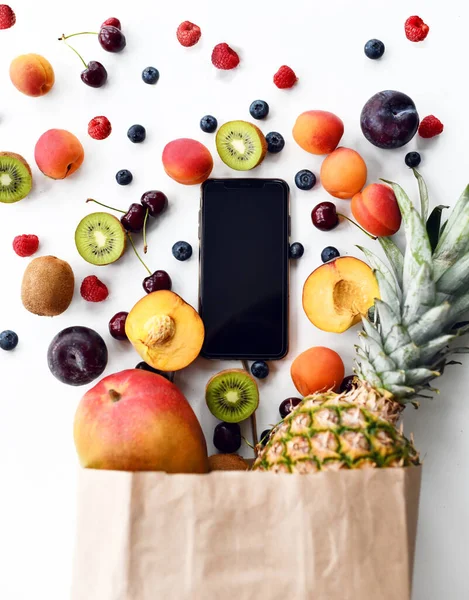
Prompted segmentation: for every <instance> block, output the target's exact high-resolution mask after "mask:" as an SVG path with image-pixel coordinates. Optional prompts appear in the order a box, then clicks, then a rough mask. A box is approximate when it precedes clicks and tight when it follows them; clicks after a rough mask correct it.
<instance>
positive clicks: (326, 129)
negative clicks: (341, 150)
mask: <svg viewBox="0 0 469 600" xmlns="http://www.w3.org/2000/svg"><path fill="white" fill-rule="evenodd" d="M343 134H344V124H343V122H342V120H341V119H339V117H337V116H336V115H334V114H333V113H331V112H327V111H326V110H307V111H306V112H304V113H301V115H300V116H299V117H298V118H297V120H296V123H295V125H294V127H293V137H294V139H295V142H296V143H297V144H298V145H299V146H301V148H303V150H306V152H310V153H311V154H329V153H330V152H332V151H333V150H335V149H336V148H337V146H338V144H339V142H340V139H341V137H342V136H343Z"/></svg>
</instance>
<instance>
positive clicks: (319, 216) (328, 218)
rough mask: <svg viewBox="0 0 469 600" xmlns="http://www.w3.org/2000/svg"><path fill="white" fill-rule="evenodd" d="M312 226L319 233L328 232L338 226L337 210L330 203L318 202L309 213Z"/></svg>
mask: <svg viewBox="0 0 469 600" xmlns="http://www.w3.org/2000/svg"><path fill="white" fill-rule="evenodd" d="M311 220H312V221H313V225H314V226H315V227H317V228H318V229H320V230H321V231H330V230H331V229H334V227H337V225H338V224H339V216H338V215H337V209H336V207H335V204H333V203H332V202H320V203H319V204H317V205H316V206H315V207H314V208H313V210H312V212H311Z"/></svg>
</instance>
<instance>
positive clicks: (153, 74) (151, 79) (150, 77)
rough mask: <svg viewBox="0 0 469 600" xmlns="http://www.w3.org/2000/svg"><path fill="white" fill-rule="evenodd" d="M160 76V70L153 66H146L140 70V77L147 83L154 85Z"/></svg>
mask: <svg viewBox="0 0 469 600" xmlns="http://www.w3.org/2000/svg"><path fill="white" fill-rule="evenodd" d="M159 78H160V72H159V71H158V69H155V67H147V68H146V69H143V71H142V79H143V81H144V82H145V83H148V84H149V85H154V84H155V83H156V82H157V81H158V79H159Z"/></svg>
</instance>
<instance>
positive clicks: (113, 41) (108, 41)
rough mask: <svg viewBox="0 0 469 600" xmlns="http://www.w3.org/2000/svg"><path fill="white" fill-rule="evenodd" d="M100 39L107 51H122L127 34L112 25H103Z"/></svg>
mask: <svg viewBox="0 0 469 600" xmlns="http://www.w3.org/2000/svg"><path fill="white" fill-rule="evenodd" d="M98 40H99V43H100V44H101V46H102V47H103V48H104V50H106V52H121V51H122V50H123V49H124V48H125V45H126V41H125V35H124V34H123V33H122V31H121V30H120V29H117V27H113V26H112V25H105V26H104V27H101V29H100V31H99V34H98Z"/></svg>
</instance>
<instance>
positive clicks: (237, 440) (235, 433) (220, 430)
mask: <svg viewBox="0 0 469 600" xmlns="http://www.w3.org/2000/svg"><path fill="white" fill-rule="evenodd" d="M213 445H214V446H215V448H216V449H217V450H218V451H219V452H226V453H229V454H231V453H232V452H236V451H237V450H239V448H240V447H241V428H240V426H239V424H238V423H225V422H224V421H222V422H221V423H218V425H217V426H216V427H215V431H214V432H213Z"/></svg>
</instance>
